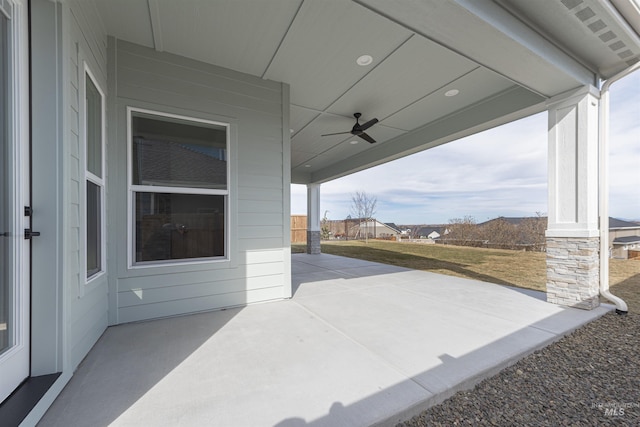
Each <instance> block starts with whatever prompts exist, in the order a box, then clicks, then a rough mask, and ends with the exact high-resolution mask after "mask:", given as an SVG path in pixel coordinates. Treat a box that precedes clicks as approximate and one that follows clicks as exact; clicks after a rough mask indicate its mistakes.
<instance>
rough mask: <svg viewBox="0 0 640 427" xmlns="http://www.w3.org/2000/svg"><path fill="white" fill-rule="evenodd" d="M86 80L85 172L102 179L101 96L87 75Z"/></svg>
mask: <svg viewBox="0 0 640 427" xmlns="http://www.w3.org/2000/svg"><path fill="white" fill-rule="evenodd" d="M85 79H86V103H87V111H86V113H87V117H86V121H87V170H88V171H89V172H91V173H92V174H94V175H95V176H97V177H100V178H102V96H101V95H100V92H98V88H96V86H95V85H94V84H93V81H92V80H91V78H90V77H89V75H86V76H85Z"/></svg>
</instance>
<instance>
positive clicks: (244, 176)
mask: <svg viewBox="0 0 640 427" xmlns="http://www.w3.org/2000/svg"><path fill="white" fill-rule="evenodd" d="M110 49H113V51H114V52H113V53H112V54H110V55H112V56H113V57H114V58H115V59H116V61H115V64H112V70H113V73H114V76H115V78H114V79H112V80H113V85H112V86H113V87H112V88H110V93H112V94H114V96H116V99H117V103H116V105H117V109H118V112H117V114H116V117H118V123H110V125H111V126H114V128H113V129H112V130H111V131H110V134H112V135H116V138H115V141H112V144H117V146H115V145H113V146H111V147H110V149H109V157H108V159H109V168H111V169H110V174H111V175H110V176H113V177H114V178H113V179H111V180H110V181H109V183H108V184H109V191H110V196H109V202H110V206H111V207H114V206H115V209H116V210H117V214H116V215H114V216H113V218H114V228H115V229H114V230H113V232H114V233H115V234H116V235H117V236H119V241H120V242H123V241H126V240H127V232H128V231H127V226H128V224H127V212H126V211H127V195H128V188H127V183H126V179H123V178H122V177H126V176H127V170H126V164H127V149H128V148H127V145H126V115H125V110H126V108H127V106H133V107H140V108H147V109H152V110H153V109H155V110H158V111H161V112H167V113H173V114H180V115H184V116H195V117H202V118H208V117H212V118H214V119H215V120H219V121H226V122H228V123H231V124H232V129H233V132H234V134H233V135H232V141H233V142H232V143H233V144H234V145H233V147H231V151H232V152H233V153H234V155H235V159H237V160H236V162H235V164H234V162H230V165H232V166H231V167H232V168H233V170H232V171H231V173H232V181H231V182H230V184H229V199H230V202H229V206H230V210H231V212H230V215H231V218H230V219H231V223H232V226H231V227H230V229H229V230H228V233H227V235H228V237H229V239H230V240H231V243H232V244H231V252H230V253H229V254H228V255H229V261H216V262H204V263H202V262H199V263H189V262H185V263H178V264H176V265H173V266H167V265H165V266H154V267H148V266H145V267H142V268H135V267H134V268H129V267H128V265H129V262H128V259H127V250H126V244H122V243H120V244H119V250H118V251H117V252H118V253H117V256H118V262H117V265H118V270H117V271H118V274H117V277H115V278H112V279H111V280H112V289H113V290H114V292H115V294H116V295H117V298H116V300H117V323H123V322H130V321H135V320H142V319H150V318H156V317H164V316H171V315H176V314H184V313H191V312H197V311H202V310H211V309H218V308H223V307H229V306H238V305H244V304H248V303H252V302H257V301H265V300H271V299H279V298H282V296H283V288H284V284H285V282H286V281H287V280H289V278H288V277H289V275H288V272H285V269H286V268H288V261H287V260H286V259H285V253H286V249H285V248H283V241H286V238H288V228H287V227H286V225H285V224H284V219H283V218H285V216H287V215H288V212H287V213H285V210H288V209H287V206H288V200H285V197H284V194H285V193H286V191H285V190H286V189H285V188H284V184H283V170H284V169H285V165H284V164H285V160H284V159H285V153H284V149H283V147H284V144H283V134H284V132H283V93H282V85H281V84H279V83H275V82H272V81H267V80H262V79H260V78H257V77H254V76H249V75H245V74H242V73H238V72H235V71H232V70H227V69H223V68H220V67H216V66H213V65H210V64H204V63H201V62H198V61H194V60H191V59H187V58H182V57H179V56H176V55H172V54H167V53H158V52H156V51H154V50H152V49H148V48H145V47H142V46H137V45H134V44H131V43H127V42H122V41H119V40H115V39H114V40H112V41H111V43H110ZM286 108H288V106H287V107H286ZM287 132H288V129H287ZM287 149H288V148H287ZM234 166H235V167H234ZM287 167H288V166H287ZM115 177H120V178H119V179H116V178H115ZM285 228H287V230H286V231H287V233H285ZM285 234H286V235H285Z"/></svg>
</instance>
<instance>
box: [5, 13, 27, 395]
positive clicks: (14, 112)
mask: <svg viewBox="0 0 640 427" xmlns="http://www.w3.org/2000/svg"><path fill="white" fill-rule="evenodd" d="M7 4H8V5H9V7H11V4H12V2H8V3H7V2H0V402H2V401H3V400H4V399H6V397H7V396H9V395H10V394H11V393H12V392H13V390H15V389H16V388H17V387H18V386H19V385H20V383H21V382H22V381H23V380H24V379H25V378H27V377H28V376H29V301H30V299H29V268H30V266H29V259H30V258H29V250H30V244H29V242H30V240H26V239H25V228H29V227H30V226H29V219H30V218H29V217H26V216H25V214H26V213H27V212H26V210H25V207H24V203H25V201H27V200H28V189H29V185H28V182H29V175H28V169H29V168H28V161H27V159H28V157H27V154H28V149H27V147H26V145H27V143H26V142H25V141H26V138H25V135H26V134H25V133H24V132H23V131H22V130H21V128H24V121H25V120H26V115H25V112H24V107H21V105H23V102H18V98H19V97H21V96H22V92H24V83H23V82H22V81H21V80H22V78H19V77H18V76H19V75H20V70H21V68H19V67H18V65H19V64H17V63H18V62H20V59H19V58H20V57H21V55H19V54H18V52H17V51H18V49H17V47H16V46H17V43H16V41H17V37H18V34H17V33H18V32H17V29H18V27H19V25H17V24H16V22H12V20H11V18H12V17H11V10H4V9H3V5H5V6H6V5H7ZM13 18H15V16H14V17H13ZM19 80H20V81H19Z"/></svg>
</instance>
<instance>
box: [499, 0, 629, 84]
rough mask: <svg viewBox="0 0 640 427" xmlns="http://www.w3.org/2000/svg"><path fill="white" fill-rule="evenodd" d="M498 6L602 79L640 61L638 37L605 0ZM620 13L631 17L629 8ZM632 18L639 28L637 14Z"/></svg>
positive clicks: (519, 1)
mask: <svg viewBox="0 0 640 427" xmlns="http://www.w3.org/2000/svg"><path fill="white" fill-rule="evenodd" d="M500 3H501V4H502V5H503V6H504V7H505V8H507V9H508V10H510V11H511V12H512V13H514V14H515V15H516V16H518V17H519V18H520V19H522V20H524V21H526V22H528V23H529V25H531V26H532V27H534V28H535V29H536V30H537V31H539V32H541V33H542V34H545V36H546V37H547V38H548V39H549V40H552V41H553V42H554V43H555V44H556V45H558V46H560V47H561V48H562V49H564V50H565V51H567V52H571V55H573V56H574V57H575V58H577V59H578V60H579V61H581V62H582V63H584V64H585V65H586V66H587V67H589V68H590V69H592V70H593V71H594V72H597V73H598V74H599V75H600V76H601V77H602V78H605V79H606V78H609V77H611V76H612V75H614V74H616V73H618V72H620V71H622V70H624V69H625V68H627V67H628V66H630V65H631V64H633V63H635V62H637V61H638V60H639V59H640V36H639V35H638V33H637V32H636V30H634V29H633V28H632V27H631V26H629V24H628V23H627V22H626V21H625V20H624V19H623V18H622V17H621V16H620V15H619V12H618V11H617V10H616V9H615V8H614V7H613V6H611V4H610V3H609V1H608V0H605V1H603V0H560V1H554V2H549V3H548V4H547V5H546V7H538V5H537V4H536V3H537V2H533V1H530V0H500ZM616 3H618V4H620V5H622V6H624V5H627V6H629V5H631V3H630V2H629V0H625V1H618V2H616V1H615V0H614V5H615V4H616ZM623 10H626V13H627V14H628V15H632V13H631V12H632V10H631V9H628V10H627V9H624V8H623ZM636 12H637V9H636ZM630 19H633V17H630ZM635 19H636V22H635V24H636V26H638V27H639V28H640V15H638V17H636V18H635Z"/></svg>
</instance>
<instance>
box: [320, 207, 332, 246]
mask: <svg viewBox="0 0 640 427" xmlns="http://www.w3.org/2000/svg"><path fill="white" fill-rule="evenodd" d="M328 212H329V211H324V216H323V217H322V222H321V223H320V238H321V239H323V240H329V238H330V237H331V228H330V226H329V218H327V213H328Z"/></svg>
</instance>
